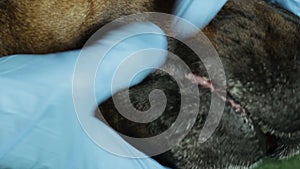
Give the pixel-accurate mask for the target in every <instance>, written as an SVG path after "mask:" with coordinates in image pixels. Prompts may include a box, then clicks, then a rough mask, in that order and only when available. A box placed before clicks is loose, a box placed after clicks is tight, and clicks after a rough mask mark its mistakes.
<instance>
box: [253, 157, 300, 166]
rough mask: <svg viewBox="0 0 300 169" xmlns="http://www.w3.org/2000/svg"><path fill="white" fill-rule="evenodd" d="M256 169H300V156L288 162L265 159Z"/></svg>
mask: <svg viewBox="0 0 300 169" xmlns="http://www.w3.org/2000/svg"><path fill="white" fill-rule="evenodd" d="M255 169H300V155H298V156H296V157H293V158H291V159H287V160H272V159H265V160H264V161H263V162H262V163H261V164H259V165H258V167H256V168H255Z"/></svg>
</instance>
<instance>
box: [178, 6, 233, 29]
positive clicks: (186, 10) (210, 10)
mask: <svg viewBox="0 0 300 169" xmlns="http://www.w3.org/2000/svg"><path fill="white" fill-rule="evenodd" d="M226 2H227V0H177V1H176V4H175V11H174V14H175V15H176V16H178V17H181V18H183V19H186V20H188V21H189V22H191V23H192V24H194V25H195V26H197V27H198V28H199V29H203V28H204V27H205V26H206V25H208V23H209V22H210V21H211V20H212V19H213V18H214V17H215V16H216V15H217V13H218V12H219V11H220V10H221V8H222V7H223V6H224V4H225V3H226ZM180 26H181V25H177V27H179V29H181V30H184V29H185V28H184V27H183V26H182V27H180Z"/></svg>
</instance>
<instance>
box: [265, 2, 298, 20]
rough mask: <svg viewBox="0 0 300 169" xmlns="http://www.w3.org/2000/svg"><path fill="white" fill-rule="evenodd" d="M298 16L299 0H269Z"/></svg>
mask: <svg viewBox="0 0 300 169" xmlns="http://www.w3.org/2000/svg"><path fill="white" fill-rule="evenodd" d="M271 2H272V3H276V4H279V5H281V6H282V7H284V8H285V9H287V10H289V11H291V12H292V13H294V14H295V15H297V16H298V17H300V0H271Z"/></svg>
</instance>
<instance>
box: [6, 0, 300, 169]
mask: <svg viewBox="0 0 300 169" xmlns="http://www.w3.org/2000/svg"><path fill="white" fill-rule="evenodd" d="M172 3H173V1H172V0H170V1H166V0H135V1H129V0H121V1H120V0H109V1H105V0H89V1H84V0H61V1H57V0H51V1H39V0H22V1H20V0H0V23H1V24H0V56H1V55H2V56H4V55H8V54H15V53H49V52H57V51H64V50H70V49H74V48H78V47H81V46H82V45H83V44H84V42H85V40H86V39H87V38H88V37H89V36H90V35H91V34H92V33H93V32H94V31H95V30H96V29H97V28H99V27H101V26H102V25H103V24H105V23H107V22H109V21H111V20H112V19H115V18H117V17H119V16H121V15H126V14H131V13H136V12H142V11H166V12H170V11H171V9H172ZM204 33H205V34H206V35H207V36H208V37H209V39H210V40H211V41H212V43H213V45H214V46H215V48H216V49H217V51H218V52H219V55H220V58H221V60H222V63H223V65H224V69H225V72H226V78H227V85H228V90H227V92H228V94H229V95H230V97H231V98H232V99H234V100H236V101H237V102H239V103H240V104H241V105H242V106H243V107H244V108H245V109H246V111H247V113H248V114H247V115H242V114H239V113H238V112H235V111H234V109H233V108H232V107H231V106H230V105H228V104H227V105H226V109H225V112H224V115H223V119H222V121H221V124H220V125H219V127H218V129H217V131H216V132H215V133H214V135H213V136H212V137H211V138H210V139H209V140H208V141H207V142H206V143H204V144H199V143H198V135H199V133H200V130H201V128H202V127H203V121H204V120H205V116H206V114H205V113H206V112H207V110H208V108H209V103H210V102H209V101H210V92H209V91H208V90H207V89H203V88H201V87H199V90H200V93H201V103H202V106H201V107H200V110H199V111H200V113H202V116H199V117H198V120H197V122H196V124H195V126H194V127H193V128H192V130H191V132H190V133H189V134H188V135H187V137H186V138H185V139H184V140H183V141H182V142H180V143H178V144H177V145H176V146H175V147H174V148H173V149H172V150H170V151H169V152H167V153H165V154H163V155H161V156H158V157H157V159H158V160H159V161H160V162H162V163H164V164H168V165H170V166H172V167H174V168H189V169H190V168H193V169H196V168H228V167H229V166H238V167H244V166H245V167H248V166H252V165H253V164H255V163H256V162H258V161H259V160H260V159H262V158H263V157H264V156H267V155H271V156H276V157H286V156H289V155H292V154H293V153H294V152H296V151H298V150H299V140H300V122H299V119H300V115H299V111H300V105H299V103H300V86H299V85H300V78H299V77H300V20H299V18H297V17H296V16H294V15H292V14H290V13H289V12H287V11H285V10H283V9H281V8H278V7H276V6H274V5H271V4H268V3H266V2H265V1H263V0H251V1H249V0H229V2H228V3H227V4H226V5H225V7H224V8H223V10H222V11H221V12H220V13H219V14H218V16H217V17H216V18H215V19H214V21H213V22H212V23H211V24H210V25H209V26H208V27H207V28H206V29H205V30H204ZM173 45H174V44H173ZM174 52H175V53H176V54H178V55H179V56H180V57H181V58H182V59H183V60H185V61H187V62H188V63H190V65H191V68H192V70H193V71H194V72H196V73H198V74H201V75H204V76H205V75H206V72H205V69H204V67H203V65H202V64H201V63H200V62H199V61H195V58H197V57H196V56H195V55H194V53H193V52H192V51H189V49H187V48H186V47H185V46H184V45H181V44H176V46H175V51H174ZM166 66H167V67H168V66H169V67H170V68H171V69H172V70H173V71H174V72H184V70H182V69H181V68H180V67H177V66H176V64H174V63H172V62H171V61H169V62H168V63H167V64H166ZM154 87H155V88H162V89H164V91H166V92H167V96H168V98H169V99H168V100H169V102H170V103H169V105H170V106H169V107H167V109H166V111H165V113H164V116H162V117H161V118H159V119H158V120H157V121H156V122H154V123H151V124H143V125H141V124H134V123H130V122H129V121H127V120H126V119H124V118H122V117H121V116H120V115H118V113H117V110H115V109H114V106H113V103H112V100H109V101H107V102H106V103H104V104H103V105H102V106H101V109H102V110H103V113H104V114H106V118H107V119H108V120H109V121H110V123H111V124H112V125H113V126H115V127H116V129H117V130H119V131H122V132H124V133H127V134H129V135H132V136H137V137H145V136H149V135H155V134H157V133H159V132H160V131H164V129H166V128H168V127H169V126H170V125H171V123H172V121H173V120H174V118H176V115H177V114H176V113H177V111H178V107H176V105H179V103H180V100H179V99H177V98H178V97H179V96H178V89H177V86H176V84H175V83H174V82H173V81H172V80H171V79H170V78H169V77H168V76H166V75H165V74H163V73H158V72H156V73H154V74H152V75H151V76H150V77H149V78H148V79H147V80H146V81H145V82H144V83H142V84H140V85H139V86H136V87H134V88H132V89H131V98H132V102H133V104H134V105H135V106H137V107H138V108H139V109H141V110H145V109H147V108H149V103H148V97H147V96H148V94H149V92H150V91H151V90H152V89H153V88H154ZM119 101H120V102H121V103H122V102H124V103H123V104H124V105H125V104H130V103H128V101H126V100H125V99H122V97H121V98H120V100H119ZM157 104H159V102H158V103H157ZM184 111H185V112H186V113H189V107H186V108H184ZM179 130H180V129H179ZM149 146H153V147H155V146H157V145H149Z"/></svg>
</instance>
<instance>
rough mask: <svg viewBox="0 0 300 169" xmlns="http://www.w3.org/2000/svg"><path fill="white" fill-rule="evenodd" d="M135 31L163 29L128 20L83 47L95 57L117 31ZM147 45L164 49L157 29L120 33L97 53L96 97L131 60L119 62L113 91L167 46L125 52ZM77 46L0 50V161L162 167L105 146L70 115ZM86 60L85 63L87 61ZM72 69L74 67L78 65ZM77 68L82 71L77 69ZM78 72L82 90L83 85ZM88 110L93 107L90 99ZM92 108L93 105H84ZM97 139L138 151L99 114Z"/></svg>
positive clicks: (63, 166) (160, 58) (35, 167)
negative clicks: (0, 53) (4, 53)
mask: <svg viewBox="0 0 300 169" xmlns="http://www.w3.org/2000/svg"><path fill="white" fill-rule="evenodd" d="M139 32H155V33H162V31H161V30H160V29H159V28H158V27H156V26H155V25H153V24H151V23H135V24H131V25H129V26H125V27H122V28H120V29H119V30H115V31H111V32H110V33H109V34H107V35H106V36H104V37H103V38H101V39H100V40H98V41H96V42H95V43H94V44H92V45H91V46H89V47H87V48H86V49H85V51H84V53H85V54H86V55H87V56H86V57H95V58H96V57H97V55H98V54H99V52H101V50H102V49H104V48H107V47H110V46H112V45H114V44H115V42H116V41H118V38H119V37H127V36H128V35H132V34H134V33H139ZM148 48H158V49H166V48H167V41H166V38H165V37H164V36H162V35H153V34H141V35H136V36H133V37H129V38H126V39H125V40H123V41H121V42H119V43H118V44H117V45H116V46H114V47H113V48H112V49H111V51H110V52H109V53H107V55H105V57H104V58H103V62H102V63H103V64H101V65H100V66H99V69H98V71H97V74H96V75H95V77H96V88H95V93H96V99H97V101H98V103H100V102H103V101H104V100H105V99H107V98H108V97H110V96H111V94H112V93H111V92H110V91H111V88H110V87H111V83H112V77H113V74H114V72H115V70H116V69H117V67H118V65H119V64H121V62H122V61H123V60H124V59H125V58H131V57H134V58H135V59H133V60H130V62H129V63H126V64H130V67H127V68H126V67H125V69H123V70H122V72H123V74H122V77H123V78H121V79H118V80H117V82H118V85H117V86H116V87H115V88H114V89H112V91H113V92H116V91H118V90H120V89H122V88H125V87H127V85H128V84H129V83H130V85H134V84H137V83H139V82H141V81H142V80H143V79H144V78H145V77H146V76H147V75H148V74H149V73H150V72H151V70H147V71H143V72H141V73H139V74H138V76H137V78H134V79H133V81H132V82H130V80H131V79H130V77H131V75H132V74H134V73H137V72H139V71H140V70H142V69H143V68H147V67H159V66H160V65H162V64H163V63H164V61H165V59H166V54H165V53H164V52H161V53H160V55H158V54H157V53H156V54H155V55H149V54H148V55H139V56H129V54H132V53H134V52H136V51H139V50H144V49H148ZM80 52H81V51H79V50H76V51H69V52H63V53H55V54H46V55H43V56H41V55H14V56H9V57H4V58H0V84H1V88H0V93H1V95H0V119H1V122H0V168H11V169H29V168H30V169H41V168H50V169H110V168H111V169H119V168H122V169H126V168H128V169H138V168H143V169H145V168H149V169H153V168H155V169H163V168H164V167H163V166H161V165H159V164H158V163H157V162H156V161H154V160H152V159H151V158H143V159H134V158H133V159H131V158H125V157H120V156H117V155H114V154H111V153H109V152H107V151H105V150H103V149H102V148H100V147H98V146H97V145H96V144H95V143H94V142H93V141H92V140H90V139H89V138H88V136H87V135H86V133H85V132H84V130H83V129H82V128H81V126H80V123H79V121H78V119H77V116H76V113H75V109H74V102H73V97H72V80H73V78H72V77H73V72H74V68H75V64H76V61H77V59H78V57H79V54H80ZM89 67H90V65H88V64H87V65H86V67H85V68H86V69H88V68H89ZM77 73H78V72H77ZM79 73H81V72H79ZM88 76H90V75H89V74H80V75H79V76H78V77H80V78H82V79H81V81H80V82H81V84H80V85H79V86H80V87H82V88H79V89H78V90H77V92H82V94H84V92H85V88H86V87H88V86H90V84H85V83H87V82H86V81H85V80H86V79H84V78H85V77H88ZM83 104H84V103H83ZM90 109H91V110H93V109H96V107H91V108H90ZM87 113H93V112H87ZM95 130H96V131H98V132H99V133H100V134H101V135H102V137H103V138H102V139H103V140H105V141H106V142H108V143H110V144H111V145H112V146H114V147H115V148H116V149H120V151H128V152H132V153H139V152H137V150H135V149H134V148H133V147H131V146H130V145H129V144H127V143H126V142H125V141H124V140H123V139H122V138H121V137H120V136H119V135H117V134H116V133H115V132H114V131H113V130H112V129H110V128H109V127H107V126H106V125H105V124H103V123H102V122H100V121H99V128H96V129H95Z"/></svg>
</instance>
